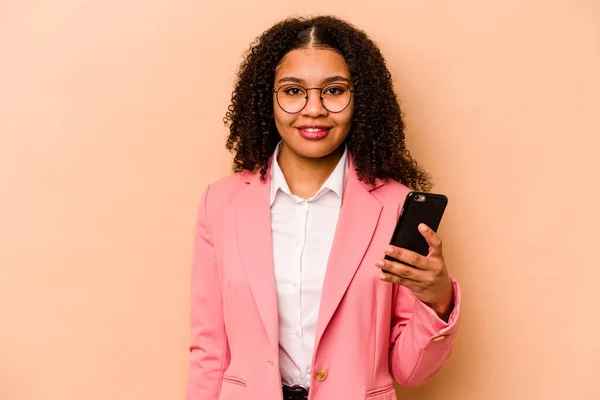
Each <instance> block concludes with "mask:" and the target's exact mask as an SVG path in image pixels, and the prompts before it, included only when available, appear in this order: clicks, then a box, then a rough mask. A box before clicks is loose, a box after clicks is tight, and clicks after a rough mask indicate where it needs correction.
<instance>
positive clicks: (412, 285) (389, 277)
mask: <svg viewBox="0 0 600 400" xmlns="http://www.w3.org/2000/svg"><path fill="white" fill-rule="evenodd" d="M379 279H381V280H382V281H384V282H389V283H394V284H396V285H402V286H404V287H406V288H408V289H410V290H412V291H413V292H417V291H418V290H419V286H418V284H417V283H416V282H415V281H411V280H410V279H406V278H403V277H401V276H398V275H394V274H390V273H387V272H383V273H382V274H381V275H380V276H379Z"/></svg>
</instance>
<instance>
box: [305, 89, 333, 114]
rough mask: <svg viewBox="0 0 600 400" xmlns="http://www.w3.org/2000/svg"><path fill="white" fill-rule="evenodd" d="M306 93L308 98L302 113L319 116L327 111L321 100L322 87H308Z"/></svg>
mask: <svg viewBox="0 0 600 400" xmlns="http://www.w3.org/2000/svg"><path fill="white" fill-rule="evenodd" d="M311 92H312V93H311ZM306 95H307V96H308V99H307V100H306V106H304V108H303V109H302V114H304V115H306V116H310V117H318V116H321V115H324V114H326V113H327V110H326V109H325V107H323V103H322V102H321V90H320V89H308V90H307V91H306Z"/></svg>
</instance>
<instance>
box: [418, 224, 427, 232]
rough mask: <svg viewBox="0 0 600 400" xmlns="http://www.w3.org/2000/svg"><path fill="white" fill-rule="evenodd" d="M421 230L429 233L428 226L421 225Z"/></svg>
mask: <svg viewBox="0 0 600 400" xmlns="http://www.w3.org/2000/svg"><path fill="white" fill-rule="evenodd" d="M419 229H420V230H421V232H427V225H425V224H419Z"/></svg>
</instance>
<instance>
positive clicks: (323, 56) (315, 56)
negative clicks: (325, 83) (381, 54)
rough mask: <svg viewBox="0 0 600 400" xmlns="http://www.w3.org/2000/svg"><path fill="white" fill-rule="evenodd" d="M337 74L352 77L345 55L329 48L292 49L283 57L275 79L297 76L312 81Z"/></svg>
mask: <svg viewBox="0 0 600 400" xmlns="http://www.w3.org/2000/svg"><path fill="white" fill-rule="evenodd" d="M335 75H339V76H343V77H345V78H348V79H350V78H351V77H350V71H349V69H348V65H347V64H346V61H345V60H344V57H342V56H341V55H340V54H339V53H336V52H335V51H333V50H327V49H315V48H309V49H298V50H292V51H290V52H289V53H287V54H286V55H285V56H284V57H283V58H282V59H281V62H280V63H279V65H278V66H277V68H276V70H275V80H277V79H281V78H283V77H295V78H299V79H302V80H304V81H306V82H311V81H320V80H322V79H325V78H328V77H330V76H335Z"/></svg>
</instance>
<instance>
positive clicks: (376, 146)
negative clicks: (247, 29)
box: [224, 16, 431, 191]
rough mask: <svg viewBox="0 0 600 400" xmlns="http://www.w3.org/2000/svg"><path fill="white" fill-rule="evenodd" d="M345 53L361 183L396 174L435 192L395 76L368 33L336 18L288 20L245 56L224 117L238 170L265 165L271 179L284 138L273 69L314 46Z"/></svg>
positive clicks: (352, 142)
mask: <svg viewBox="0 0 600 400" xmlns="http://www.w3.org/2000/svg"><path fill="white" fill-rule="evenodd" d="M311 44H312V45H313V46H315V47H318V48H325V49H330V50H333V51H336V52H337V53H339V54H341V55H342V56H343V57H344V60H345V61H346V64H347V65H348V68H349V70H350V74H351V76H352V80H353V83H354V116H353V120H352V124H351V128H350V131H349V133H348V136H347V137H346V139H345V143H346V145H347V146H348V150H349V151H350V152H351V154H352V157H353V161H354V164H355V169H356V173H357V176H358V178H359V179H360V180H362V181H363V182H367V183H370V184H373V183H375V180H376V179H377V178H379V179H381V180H384V181H387V180H388V179H394V180H396V181H398V182H400V183H402V184H404V185H406V186H408V187H410V188H412V189H413V190H424V191H426V190H429V189H430V188H431V182H430V177H429V175H428V174H427V173H426V172H425V171H424V170H423V169H422V168H421V167H420V166H419V165H418V163H417V162H416V161H415V160H414V159H413V158H412V156H411V154H410V152H409V151H408V149H407V148H406V144H405V137H404V123H403V121H402V114H401V111H400V106H399V104H398V99H397V97H396V94H395V92H394V88H393V84H392V75H391V73H390V71H389V70H388V69H387V66H386V62H385V59H384V58H383V56H382V54H381V51H380V50H379V48H378V47H377V45H376V44H375V43H374V42H373V41H372V40H371V39H369V38H368V36H367V35H366V33H365V32H363V31H362V30H359V29H357V28H356V27H354V26H353V25H351V24H350V23H348V22H345V21H343V20H340V19H338V18H336V17H333V16H318V17H313V18H289V19H285V20H283V21H281V22H279V23H277V24H275V25H274V26H272V27H271V28H270V29H268V30H267V31H265V32H264V33H263V34H262V35H261V36H259V37H258V38H257V39H256V40H255V41H254V42H253V43H252V44H251V45H250V49H249V50H248V51H247V52H246V54H245V55H244V61H243V62H242V64H241V65H240V67H239V70H238V74H237V81H236V83H235V87H234V90H233V93H232V96H231V104H230V105H229V107H228V112H227V114H226V116H225V118H224V122H225V125H226V126H227V127H229V136H228V138H227V143H226V147H227V149H228V150H229V151H230V152H232V153H235V157H234V160H233V171H234V172H240V171H243V170H249V171H256V170H259V169H260V174H261V179H264V178H265V175H266V172H267V168H268V163H269V159H270V157H271V155H272V154H273V152H274V151H275V148H276V146H277V144H278V143H279V141H280V140H281V137H280V135H279V133H278V132H277V129H276V127H275V121H274V119H273V92H272V90H273V84H274V79H275V68H276V67H277V65H278V64H279V63H280V61H281V59H282V58H283V57H284V56H285V55H286V54H287V53H288V52H290V51H292V50H296V49H300V48H306V47H308V46H310V45H311Z"/></svg>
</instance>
